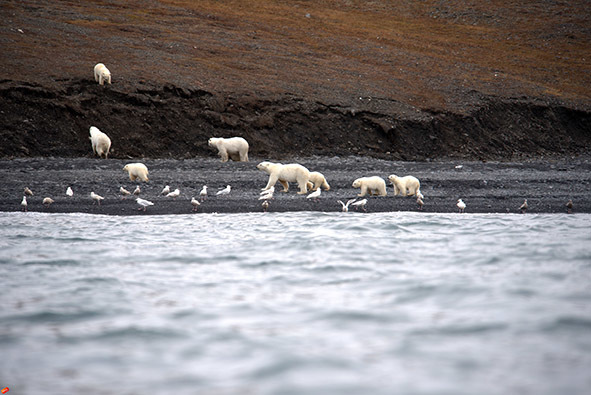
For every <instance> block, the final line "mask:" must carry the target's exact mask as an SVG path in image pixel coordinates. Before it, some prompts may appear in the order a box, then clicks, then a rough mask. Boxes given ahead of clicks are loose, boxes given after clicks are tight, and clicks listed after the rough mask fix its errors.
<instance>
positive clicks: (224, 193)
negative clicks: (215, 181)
mask: <svg viewBox="0 0 591 395" xmlns="http://www.w3.org/2000/svg"><path fill="white" fill-rule="evenodd" d="M231 190H232V187H231V186H229V185H226V187H225V188H224V189H222V190H221V191H217V192H216V195H229V194H230V191H231Z"/></svg>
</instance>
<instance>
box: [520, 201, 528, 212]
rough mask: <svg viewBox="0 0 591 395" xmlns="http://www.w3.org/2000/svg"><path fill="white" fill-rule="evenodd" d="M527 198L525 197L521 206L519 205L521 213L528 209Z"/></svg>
mask: <svg viewBox="0 0 591 395" xmlns="http://www.w3.org/2000/svg"><path fill="white" fill-rule="evenodd" d="M527 207H528V206H527V199H525V200H524V201H523V204H522V205H521V206H519V210H521V213H522V214H524V213H525V212H526V211H527Z"/></svg>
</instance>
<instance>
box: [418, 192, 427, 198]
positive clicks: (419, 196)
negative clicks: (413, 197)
mask: <svg viewBox="0 0 591 395" xmlns="http://www.w3.org/2000/svg"><path fill="white" fill-rule="evenodd" d="M418 198H421V200H423V199H424V198H425V196H424V195H423V194H422V193H421V191H417V199H418Z"/></svg>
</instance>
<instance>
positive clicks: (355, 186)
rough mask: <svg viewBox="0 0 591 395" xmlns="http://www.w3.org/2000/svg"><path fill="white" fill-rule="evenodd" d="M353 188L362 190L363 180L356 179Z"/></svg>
mask: <svg viewBox="0 0 591 395" xmlns="http://www.w3.org/2000/svg"><path fill="white" fill-rule="evenodd" d="M352 186H353V188H361V178H358V179H356V180H355V181H353V185H352Z"/></svg>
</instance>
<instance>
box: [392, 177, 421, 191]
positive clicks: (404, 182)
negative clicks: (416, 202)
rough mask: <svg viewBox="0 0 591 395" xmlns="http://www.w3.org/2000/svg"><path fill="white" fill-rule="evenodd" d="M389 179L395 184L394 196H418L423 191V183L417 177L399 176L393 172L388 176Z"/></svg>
mask: <svg viewBox="0 0 591 395" xmlns="http://www.w3.org/2000/svg"><path fill="white" fill-rule="evenodd" d="M388 180H390V182H391V183H392V185H394V196H398V195H400V196H416V195H417V194H419V193H421V191H420V189H421V183H420V182H419V180H418V178H416V177H413V176H404V177H398V176H397V175H395V174H391V175H389V176H388Z"/></svg>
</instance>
